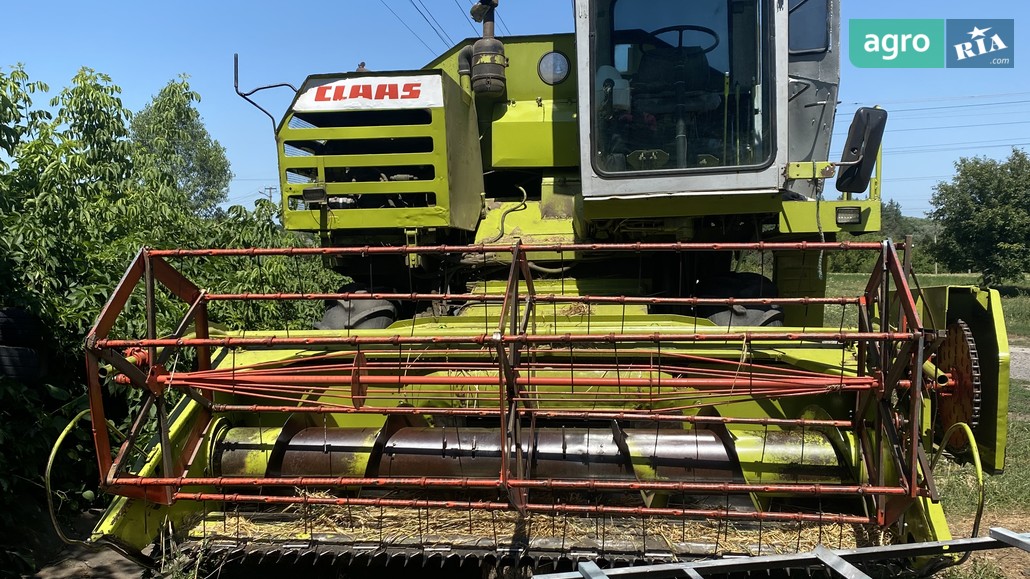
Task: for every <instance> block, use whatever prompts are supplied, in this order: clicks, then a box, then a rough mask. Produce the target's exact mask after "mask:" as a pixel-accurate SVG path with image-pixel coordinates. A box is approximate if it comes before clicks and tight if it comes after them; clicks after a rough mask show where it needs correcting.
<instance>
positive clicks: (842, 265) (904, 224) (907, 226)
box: [830, 199, 933, 273]
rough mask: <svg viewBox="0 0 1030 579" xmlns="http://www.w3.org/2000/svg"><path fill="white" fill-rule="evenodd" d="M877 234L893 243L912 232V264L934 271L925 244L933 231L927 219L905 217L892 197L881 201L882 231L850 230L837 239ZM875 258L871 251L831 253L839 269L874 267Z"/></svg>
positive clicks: (919, 269)
mask: <svg viewBox="0 0 1030 579" xmlns="http://www.w3.org/2000/svg"><path fill="white" fill-rule="evenodd" d="M874 235H875V236H876V240H880V239H891V240H893V241H894V243H902V242H903V241H905V237H906V236H908V235H911V236H912V238H913V239H912V242H913V245H915V248H914V253H913V261H912V266H913V269H914V270H915V271H916V272H917V273H922V272H926V271H932V269H933V262H932V260H931V259H930V256H929V254H928V252H927V251H925V250H923V248H924V247H930V245H931V243H930V241H931V240H932V239H933V235H932V232H930V231H929V229H928V228H927V224H926V220H925V219H920V218H918V217H906V216H904V215H902V214H901V204H900V203H898V202H897V201H895V200H893V199H888V200H887V202H886V203H882V204H881V205H880V231H879V232H877V233H869V234H864V236H855V235H851V234H849V233H846V232H844V233H840V234H838V235H837V240H838V241H848V240H855V241H870V237H872V236H874ZM875 262H876V255H875V254H873V253H871V252H868V251H837V252H833V253H831V254H830V269H831V270H832V271H838V272H862V273H868V272H871V271H872V270H873V264H874V263H875Z"/></svg>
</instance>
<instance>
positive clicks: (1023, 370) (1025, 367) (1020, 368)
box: [1009, 346, 1030, 380]
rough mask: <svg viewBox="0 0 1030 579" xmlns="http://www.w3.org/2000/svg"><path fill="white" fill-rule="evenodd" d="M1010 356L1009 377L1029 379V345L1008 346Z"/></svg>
mask: <svg viewBox="0 0 1030 579" xmlns="http://www.w3.org/2000/svg"><path fill="white" fill-rule="evenodd" d="M1009 353H1010V354H1011V356H1012V358H1011V360H1010V361H1009V377H1010V378H1012V379H1013V380H1030V347H1027V346H1009Z"/></svg>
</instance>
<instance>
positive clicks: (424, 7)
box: [418, 0, 454, 46]
mask: <svg viewBox="0 0 1030 579" xmlns="http://www.w3.org/2000/svg"><path fill="white" fill-rule="evenodd" d="M418 3H419V4H420V5H421V6H422V8H423V9H424V10H425V11H426V14H428V15H429V17H430V18H432V19H433V22H436V25H437V26H438V27H439V28H440V30H441V31H442V32H443V34H444V36H446V37H447V41H448V45H447V46H454V41H453V40H451V35H450V34H447V29H446V28H444V27H443V25H442V24H440V21H439V20H437V19H436V16H433V12H432V11H431V10H430V9H429V8H426V5H425V4H424V3H423V2H422V0H418Z"/></svg>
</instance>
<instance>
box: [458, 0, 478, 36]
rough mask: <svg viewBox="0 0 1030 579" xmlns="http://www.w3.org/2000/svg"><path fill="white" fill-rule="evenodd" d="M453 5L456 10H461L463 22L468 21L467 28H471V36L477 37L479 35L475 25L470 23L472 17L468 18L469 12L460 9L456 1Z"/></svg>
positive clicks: (459, 4) (459, 3)
mask: <svg viewBox="0 0 1030 579" xmlns="http://www.w3.org/2000/svg"><path fill="white" fill-rule="evenodd" d="M454 5H455V6H457V7H458V10H461V13H462V14H464V15H465V20H467V21H468V23H469V27H470V28H472V34H474V35H476V36H478V35H479V31H478V30H476V25H475V23H474V22H472V17H471V16H469V11H468V10H466V9H464V8H462V7H461V2H458V0H454Z"/></svg>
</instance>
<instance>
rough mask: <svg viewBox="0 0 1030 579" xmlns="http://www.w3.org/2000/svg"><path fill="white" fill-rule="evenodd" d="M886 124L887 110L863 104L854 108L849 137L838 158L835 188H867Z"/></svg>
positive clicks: (844, 190) (852, 190)
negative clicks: (839, 169)
mask: <svg viewBox="0 0 1030 579" xmlns="http://www.w3.org/2000/svg"><path fill="white" fill-rule="evenodd" d="M886 126H887V111H885V110H883V109H872V108H868V107H862V108H860V109H858V110H857V111H855V118H854V120H852V121H851V128H850V129H848V140H847V142H846V143H844V153H843V154H842V155H841V157H840V162H841V165H843V167H841V172H840V175H839V176H838V177H837V191H840V192H841V193H861V192H863V191H865V190H866V188H867V187H869V178H870V177H872V175H873V166H874V165H876V155H877V153H878V152H879V150H880V142H881V141H882V140H883V130H884V128H885V127H886Z"/></svg>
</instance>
